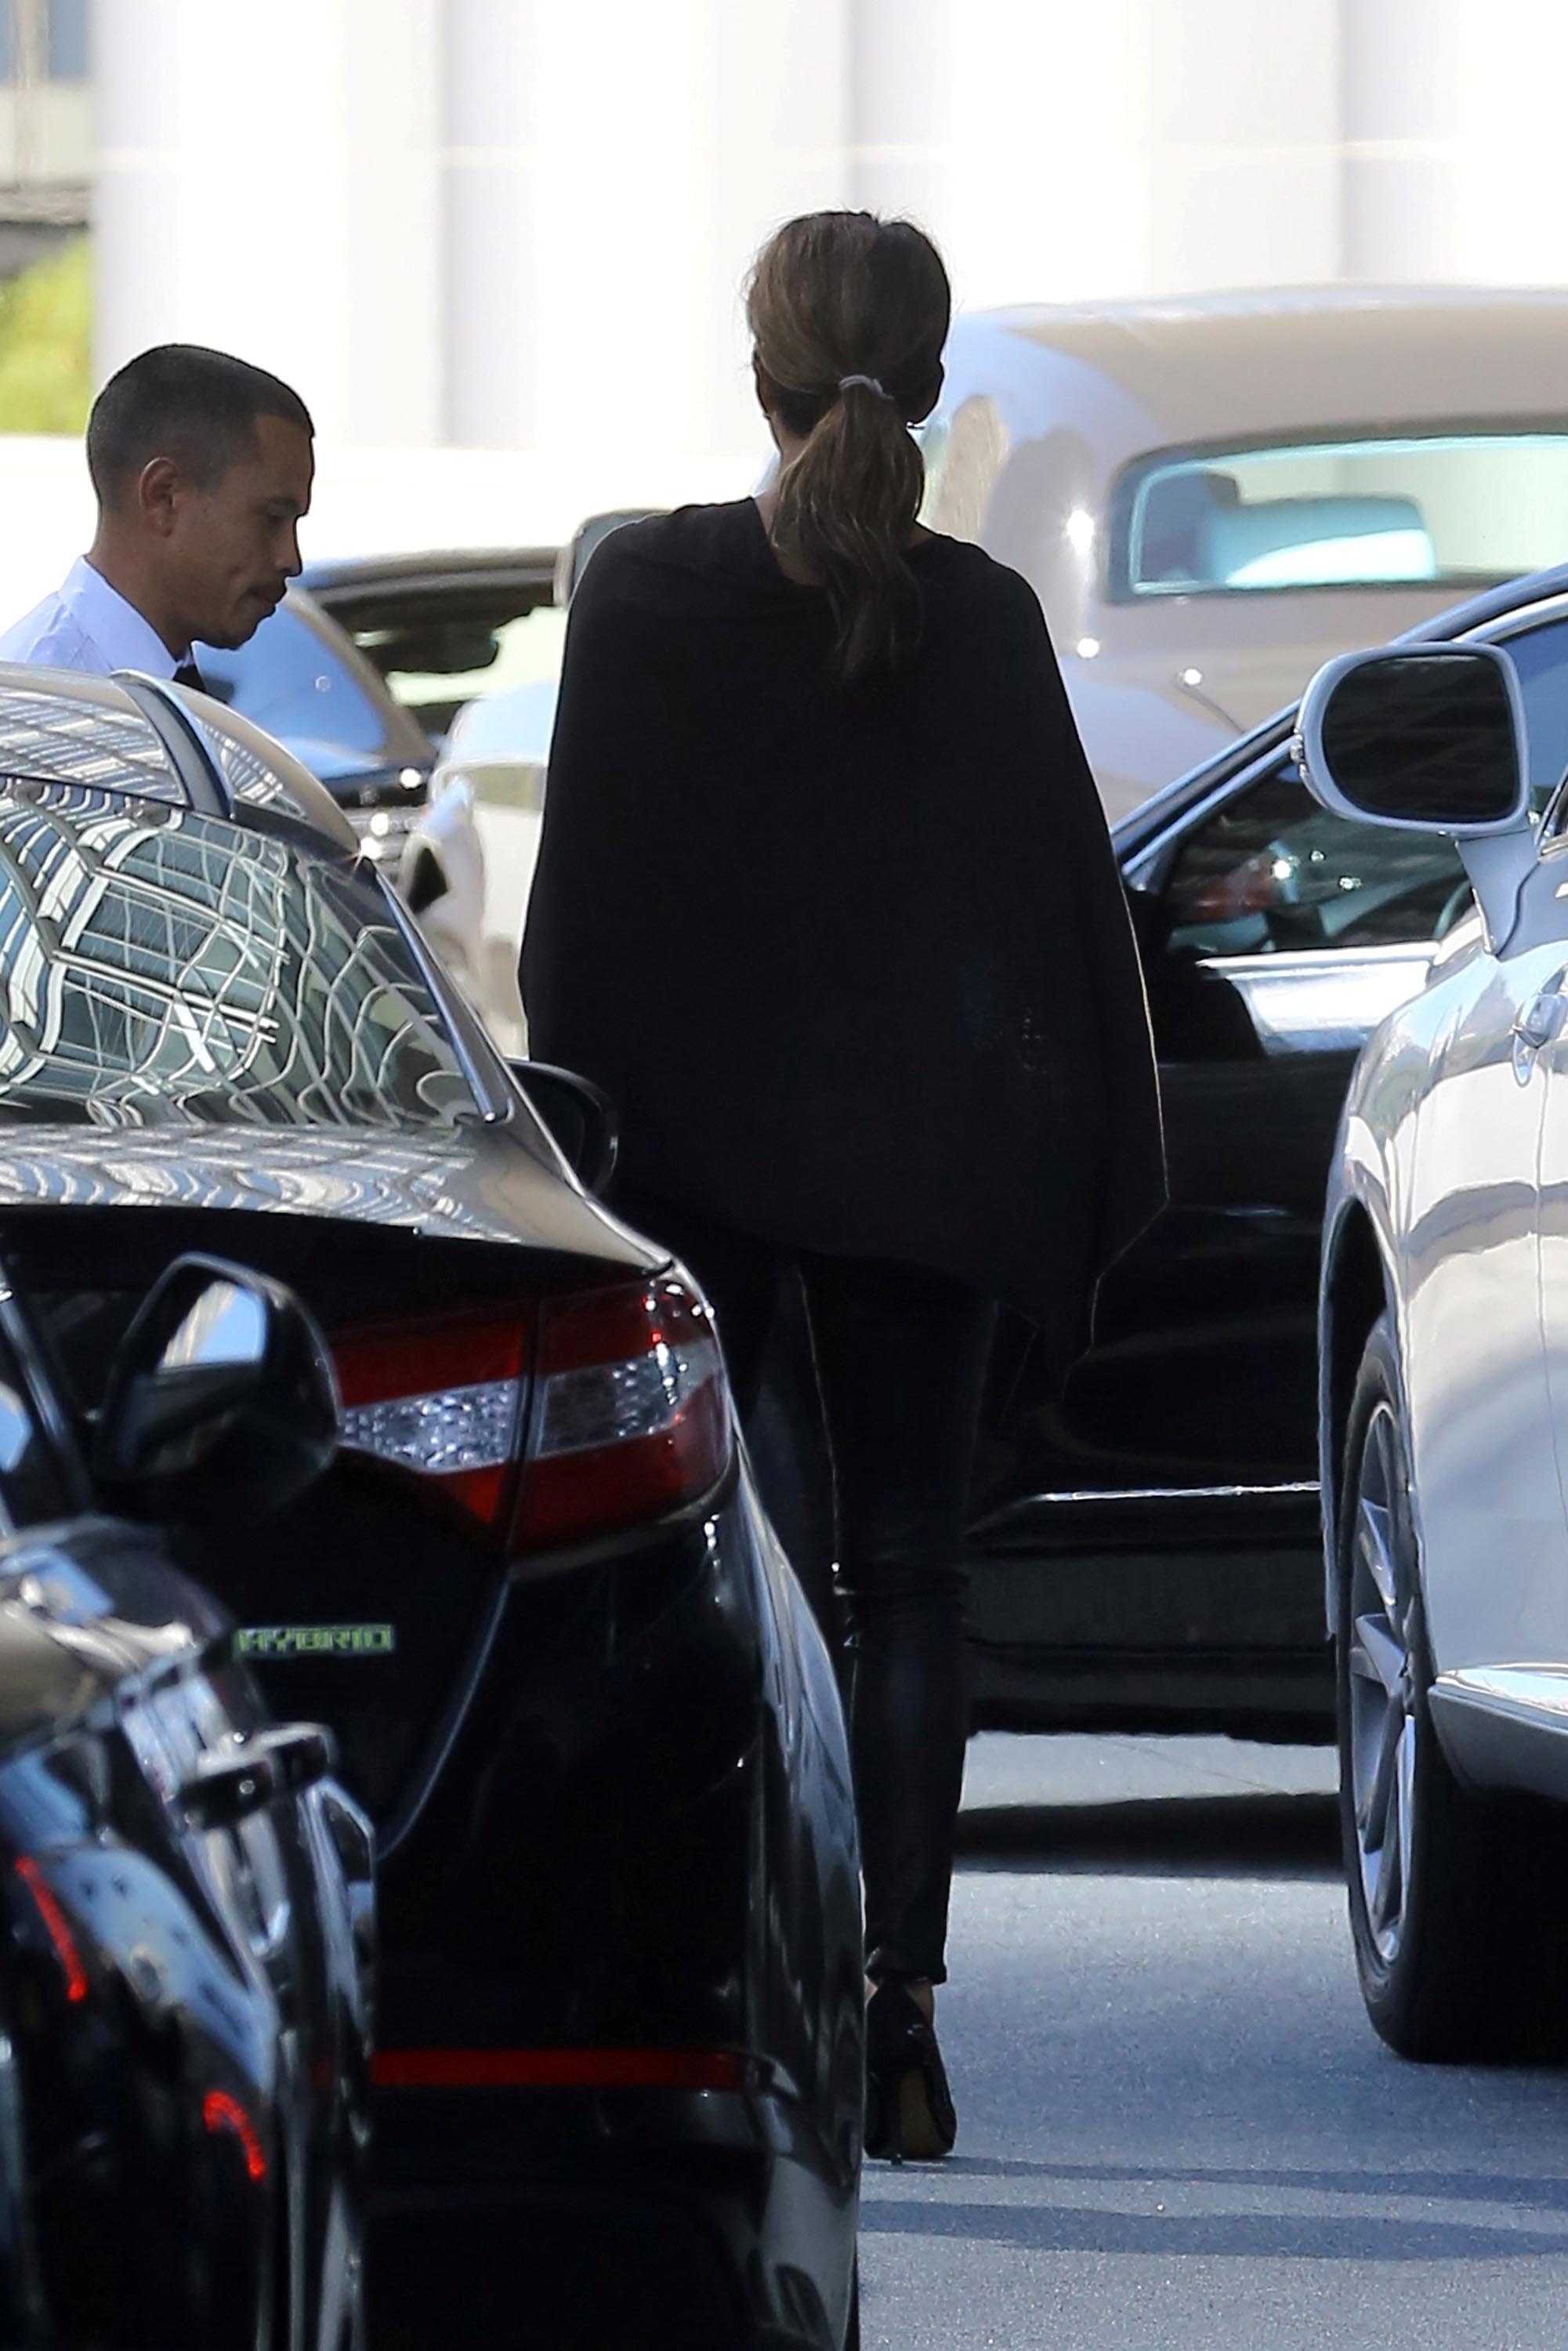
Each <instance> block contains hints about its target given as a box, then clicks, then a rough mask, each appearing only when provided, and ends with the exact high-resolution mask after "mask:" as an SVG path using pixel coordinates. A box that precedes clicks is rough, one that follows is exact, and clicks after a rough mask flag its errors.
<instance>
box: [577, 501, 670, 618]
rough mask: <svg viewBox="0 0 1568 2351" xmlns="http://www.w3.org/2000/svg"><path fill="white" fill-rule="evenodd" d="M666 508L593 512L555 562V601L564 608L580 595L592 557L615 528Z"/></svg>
mask: <svg viewBox="0 0 1568 2351" xmlns="http://www.w3.org/2000/svg"><path fill="white" fill-rule="evenodd" d="M663 513H664V507H616V508H615V509H614V510H613V511H612V512H611V513H608V514H596V515H590V516H589V517H588V520H587V521H586V522H583V523H580V524H579V525H578V527H577V528H576V530H575V531H574V532H573V533H572V535H571V537H570V538H569V539H568V541H567V543H566V545H565V546H564V547H563V548H562V549H561V550H560V553H559V555H558V556H557V557H556V562H555V601H556V602H557V603H558V604H559V605H560V607H561V608H562V610H563V611H564V610H565V608H566V606H567V605H568V604H570V601H571V600H572V598H573V597H574V596H575V595H576V593H577V590H578V587H579V584H580V581H581V579H582V575H583V573H584V572H585V571H586V570H587V569H588V566H589V561H590V559H591V557H593V556H595V555H597V554H598V552H599V550H600V549H601V547H602V546H603V544H604V542H605V540H606V539H607V538H609V537H610V534H611V533H612V531H616V530H620V529H621V528H622V526H623V525H624V524H626V523H629V522H646V521H647V520H648V518H649V517H650V516H651V515H656V514H663Z"/></svg>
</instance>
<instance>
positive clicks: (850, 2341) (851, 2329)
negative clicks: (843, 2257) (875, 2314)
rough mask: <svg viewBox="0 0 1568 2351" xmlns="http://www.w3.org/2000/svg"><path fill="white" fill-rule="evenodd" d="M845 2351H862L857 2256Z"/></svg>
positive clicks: (858, 2264)
mask: <svg viewBox="0 0 1568 2351" xmlns="http://www.w3.org/2000/svg"><path fill="white" fill-rule="evenodd" d="M844 2351H861V2265H860V2260H859V2256H858V2255H857V2257H856V2260H855V2266H854V2274H853V2276H852V2278H851V2280H850V2315H849V2323H848V2325H846V2326H845V2328H844Z"/></svg>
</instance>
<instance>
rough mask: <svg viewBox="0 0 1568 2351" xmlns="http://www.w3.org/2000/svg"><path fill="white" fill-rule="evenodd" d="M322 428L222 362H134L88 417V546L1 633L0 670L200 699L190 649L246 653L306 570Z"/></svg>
mask: <svg viewBox="0 0 1568 2351" xmlns="http://www.w3.org/2000/svg"><path fill="white" fill-rule="evenodd" d="M314 429H315V428H314V427H313V425H312V424H311V422H310V415H309V412H308V409H307V408H306V406H305V403H304V402H303V401H302V400H301V399H300V397H299V395H298V392H293V391H291V390H290V389H289V387H288V385H287V384H286V383H284V382H282V381H280V380H279V379H278V378H277V376H275V375H269V374H268V373H267V371H266V370H265V369H264V368H257V367H251V366H250V365H249V364H248V363H247V362H246V360H236V359H233V358H231V357H230V356H229V355H228V354H227V353H226V352H225V351H211V350H204V348H203V347H202V346H201V345H200V344H197V343H162V344H159V345H158V346H156V348H154V349H153V350H147V351H142V352H141V354H140V356H139V357H138V358H136V359H133V360H130V361H128V362H127V364H126V365H125V366H124V367H122V368H121V369H120V372H119V373H118V374H117V375H113V376H110V380H109V381H108V382H107V383H106V384H105V385H104V387H103V390H102V391H101V392H99V396H98V398H97V399H96V400H95V401H94V402H93V405H92V413H91V414H90V416H89V418H88V426H87V463H88V471H89V474H90V475H91V476H92V486H93V488H94V490H95V492H96V493H97V496H98V528H97V531H96V533H95V535H94V538H93V542H92V545H91V547H90V548H89V549H88V552H87V553H86V555H84V556H79V557H78V559H77V560H76V562H75V563H73V564H72V566H71V568H70V570H69V572H68V574H67V576H66V579H65V581H64V583H63V585H62V586H61V587H59V588H58V589H57V590H56V591H55V592H54V594H52V595H49V596H46V597H45V598H44V601H43V602H42V603H41V604H37V605H35V606H34V608H33V610H32V611H30V612H28V613H27V614H26V616H25V617H24V618H23V619H22V620H20V621H17V622H15V623H14V624H13V626H12V627H11V628H9V629H7V630H6V631H5V634H4V635H3V636H0V661H7V662H37V663H40V664H45V665H47V667H49V668H51V669H78V670H96V671H98V672H99V673H101V674H108V673H109V672H110V671H112V670H117V669H134V670H141V671H143V672H145V673H146V674H148V675H150V676H152V677H162V678H172V679H174V680H175V682H176V683H177V684H183V685H193V686H199V685H200V684H201V682H202V680H201V673H200V670H199V668H198V667H197V664H196V659H195V656H194V653H193V648H194V647H196V646H198V645H203V644H208V645H220V646H224V647H232V646H235V645H243V644H244V643H246V639H247V638H248V637H250V636H252V635H254V634H255V632H256V630H257V629H258V628H259V627H260V625H261V623H262V622H263V621H265V620H266V618H267V614H268V613H269V612H270V611H273V610H274V608H275V607H276V606H277V603H278V602H279V601H281V599H282V596H283V591H284V590H285V589H286V588H287V584H288V582H289V580H292V579H293V578H294V577H295V576H296V574H297V573H298V570H299V568H300V565H299V539H298V524H299V521H300V518H301V517H302V516H303V515H304V514H305V513H306V511H307V509H308V507H309V504H310V487H311V481H312V477H313V475H314V472H315V455H314V449H313V444H312V436H313V434H314Z"/></svg>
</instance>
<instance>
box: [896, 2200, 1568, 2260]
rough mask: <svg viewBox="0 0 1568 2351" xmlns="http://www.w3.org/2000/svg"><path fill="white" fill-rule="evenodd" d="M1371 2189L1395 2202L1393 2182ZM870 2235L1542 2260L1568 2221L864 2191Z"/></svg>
mask: <svg viewBox="0 0 1568 2351" xmlns="http://www.w3.org/2000/svg"><path fill="white" fill-rule="evenodd" d="M1364 2192H1365V2193H1366V2194H1367V2196H1368V2197H1369V2198H1373V2197H1375V2198H1376V2199H1377V2200H1378V2201H1380V2202H1382V2203H1383V2204H1384V2205H1385V2206H1387V2205H1388V2196H1387V2189H1386V2186H1381V2187H1380V2186H1377V2185H1375V2184H1369V2185H1368V2187H1367V2188H1366V2189H1365V2190H1364ZM861 2227H862V2231H864V2232H865V2233H867V2234H868V2235H873V2236H875V2235H882V2234H885V2235H890V2236H915V2237H956V2238H962V2239H965V2240H967V2241H970V2242H983V2243H988V2244H993V2245H1010V2246H1016V2247H1018V2248H1019V2249H1020V2250H1027V2251H1029V2252H1037V2253H1041V2252H1051V2253H1100V2254H1105V2253H1146V2254H1152V2255H1154V2256H1155V2258H1156V2259H1157V2260H1162V2261H1171V2260H1176V2259H1180V2258H1182V2257H1184V2256H1185V2257H1187V2258H1191V2257H1192V2256H1194V2255H1196V2256H1198V2257H1200V2258H1201V2257H1208V2258H1212V2257H1213V2256H1215V2255H1216V2254H1223V2255H1228V2256H1230V2257H1231V2258H1233V2259H1234V2258H1237V2257H1242V2258H1245V2259H1247V2260H1249V2261H1296V2262H1300V2261H1332V2262H1343V2261H1357V2262H1434V2261H1442V2262H1453V2261H1489V2262H1495V2261H1506V2260H1514V2261H1517V2260H1521V2259H1523V2260H1539V2259H1540V2258H1541V2257H1542V2255H1552V2254H1555V2255H1556V2256H1558V2257H1559V2258H1561V2257H1562V2256H1563V2254H1565V2253H1568V2230H1561V2229H1521V2227H1519V2225H1518V2224H1517V2222H1516V2221H1515V2220H1511V2219H1509V2218H1506V2217H1504V2216H1502V2215H1500V2216H1499V2218H1498V2220H1497V2221H1496V2222H1495V2223H1493V2224H1491V2225H1489V2224H1488V2223H1487V2222H1486V2221H1485V2220H1481V2221H1479V2222H1477V2221H1475V2220H1427V2219H1425V2218H1417V2217H1416V2215H1415V2214H1413V2213H1411V2212H1410V2211H1408V2210H1405V2209H1404V2208H1403V2206H1402V2205H1400V2206H1395V2207H1391V2208H1389V2209H1386V2210H1384V2211H1381V2212H1361V2213H1353V2212H1343V2213H1339V2212H1336V2213H1325V2214H1304V2213H1286V2212H1192V2213H1181V2212H1156V2211H1153V2210H1151V2211H1145V2212H1123V2211H1107V2210H1104V2209H1103V2207H1100V2206H1097V2205H1080V2204H1074V2205H1059V2204H952V2203H948V2202H946V2200H944V2201H942V2202H940V2203H929V2204H927V2203H920V2204H916V2203H904V2202H893V2201H891V2200H886V2201H884V2200H883V2199H880V2198H877V2197H874V2196H873V2197H868V2198H862V2202H861Z"/></svg>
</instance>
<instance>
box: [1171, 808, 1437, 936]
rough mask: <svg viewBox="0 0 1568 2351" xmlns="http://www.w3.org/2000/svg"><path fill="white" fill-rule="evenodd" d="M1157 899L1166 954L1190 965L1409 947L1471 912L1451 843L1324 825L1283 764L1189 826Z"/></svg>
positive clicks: (1343, 821)
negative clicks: (1197, 960) (1191, 960)
mask: <svg viewBox="0 0 1568 2351" xmlns="http://www.w3.org/2000/svg"><path fill="white" fill-rule="evenodd" d="M1162 894H1163V897H1164V900H1165V912H1166V922H1167V924H1168V925H1169V937H1168V946H1169V949H1170V951H1171V952H1172V953H1175V954H1182V953H1185V954H1187V955H1200V956H1235V955H1300V954H1301V953H1303V952H1306V951H1312V950H1321V949H1322V948H1325V947H1375V946H1399V945H1402V944H1404V943H1406V942H1410V943H1412V944H1414V943H1417V942H1420V941H1423V940H1427V939H1433V938H1437V937H1440V936H1441V935H1442V934H1443V933H1444V932H1445V931H1446V930H1448V928H1450V927H1451V925H1453V924H1454V923H1455V922H1457V921H1458V919H1459V917H1460V915H1461V914H1463V913H1464V911H1465V909H1466V907H1467V906H1468V905H1469V883H1467V881H1466V878H1465V870H1464V867H1463V866H1462V865H1461V864H1460V862H1459V858H1458V852H1457V851H1456V850H1455V848H1454V847H1453V844H1452V843H1451V842H1450V841H1441V840H1438V839H1437V836H1436V835H1429V834H1424V833H1414V832H1412V833H1399V832H1385V831H1381V830H1380V829H1379V828H1378V827H1376V826H1375V825H1369V824H1357V823H1355V822H1354V820H1352V819H1351V818H1348V817H1341V816H1332V815H1330V814H1329V812H1328V811H1327V810H1325V809H1321V808H1319V806H1318V804H1317V802H1316V801H1315V800H1314V799H1312V795H1311V794H1310V793H1309V792H1308V790H1307V789H1306V786H1305V785H1304V784H1303V783H1302V782H1301V778H1300V777H1299V776H1298V775H1297V774H1296V772H1295V769H1294V768H1293V767H1291V765H1290V764H1289V763H1288V762H1286V761H1281V764H1280V766H1279V767H1277V768H1273V769H1271V770H1270V773H1269V774H1267V775H1265V776H1261V777H1260V778H1259V779H1258V781H1257V782H1256V783H1253V784H1249V785H1248V786H1247V788H1246V789H1245V790H1243V791H1240V792H1238V793H1237V794H1236V796H1235V797H1234V798H1233V799H1229V800H1228V801H1227V802H1226V803H1225V805H1224V807H1223V808H1220V809H1217V810H1216V811H1215V812H1214V814H1213V815H1212V816H1210V817H1208V818H1207V820H1205V821H1204V822H1202V823H1201V824H1198V825H1197V826H1195V827H1194V829H1193V831H1191V832H1190V833H1189V834H1188V835H1187V837H1186V840H1185V841H1183V842H1182V844H1181V847H1180V849H1179V850H1178V851H1177V852H1176V860H1175V862H1174V863H1173V864H1172V866H1171V868H1170V871H1169V872H1168V874H1167V876H1166V884H1165V889H1164V892H1163V893H1162Z"/></svg>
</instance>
